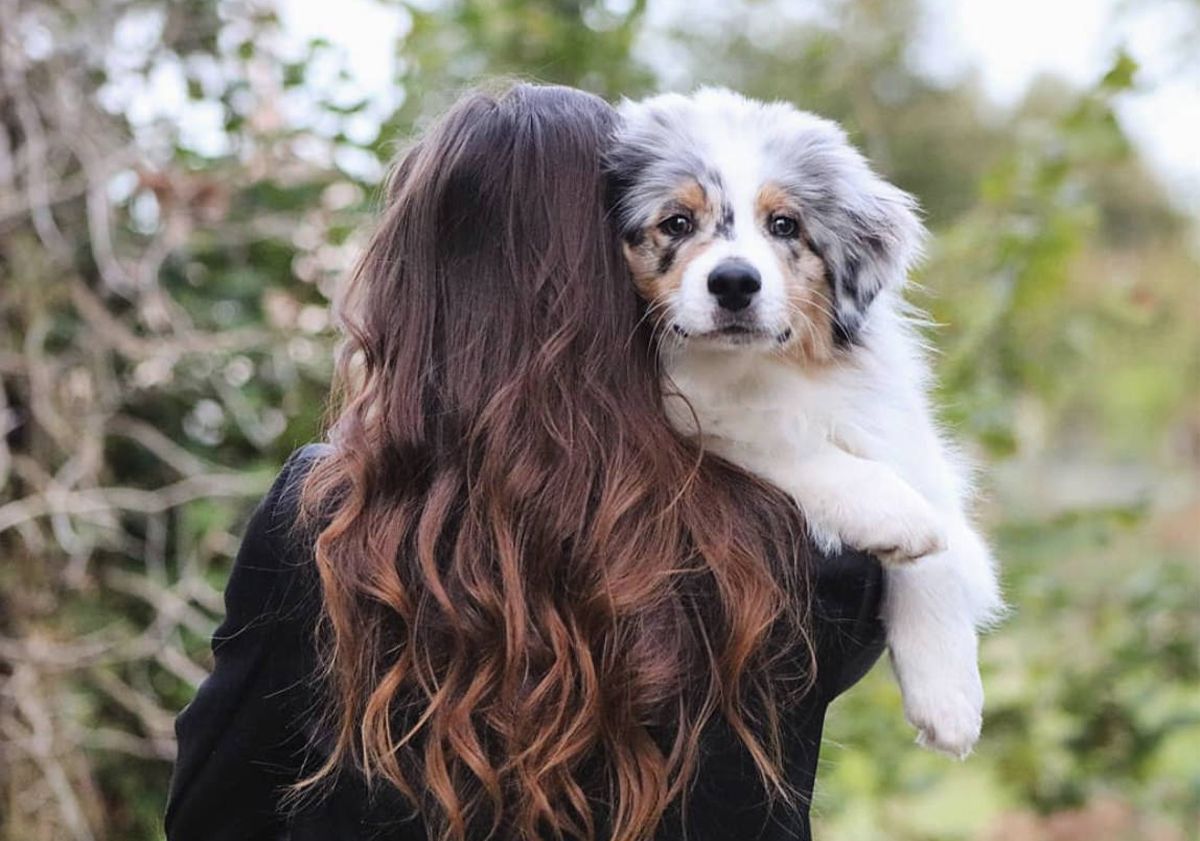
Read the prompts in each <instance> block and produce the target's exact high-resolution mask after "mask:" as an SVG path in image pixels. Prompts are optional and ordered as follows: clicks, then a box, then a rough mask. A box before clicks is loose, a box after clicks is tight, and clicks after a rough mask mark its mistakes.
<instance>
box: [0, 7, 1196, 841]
mask: <svg viewBox="0 0 1200 841" xmlns="http://www.w3.org/2000/svg"><path fill="white" fill-rule="evenodd" d="M1197 44H1200V3H1198V2H1196V0H1182V1H1181V2H1175V1H1174V0H1141V2H1133V0H1126V1H1125V2H1121V0H1054V1H1053V2H1036V0H1011V2H999V0H890V1H889V2H884V1H883V0H811V2H810V1H809V0H758V1H757V2H754V1H753V0H693V2H683V0H421V2H413V3H396V2H393V3H382V2H376V0H338V2H337V3H332V4H330V3H318V2H315V0H280V2H279V3H277V4H272V3H269V2H265V0H264V2H253V1H252V0H0V377H2V387H0V586H2V590H0V593H2V595H0V740H2V742H0V838H2V839H4V841H85V839H120V841H149V840H150V839H157V838H161V837H162V832H161V829H160V815H161V813H162V809H163V804H164V798H165V794H166V788H167V783H168V779H169V774H170V769H171V760H172V757H173V754H174V750H175V745H174V742H173V733H172V718H173V716H174V714H175V713H176V712H177V711H178V710H179V709H180V708H181V707H182V706H183V705H184V704H185V703H187V701H188V699H189V698H190V697H191V695H192V693H193V692H194V690H195V688H196V686H197V684H198V683H199V682H200V681H201V680H202V679H203V678H204V676H205V674H206V672H207V670H208V668H209V667H210V665H211V661H210V654H209V650H208V637H209V635H210V634H211V632H212V630H213V628H214V627H215V625H216V623H217V621H218V620H219V618H220V616H221V613H222V602H221V590H222V587H223V584H224V580H225V577H226V575H227V573H228V571H229V567H230V563H231V559H232V556H233V554H234V552H235V551H236V548H237V544H238V535H239V534H240V529H241V526H242V525H243V523H244V522H245V520H246V517H247V515H248V513H249V509H250V508H251V507H252V505H253V504H254V501H255V500H256V498H257V496H258V495H259V494H261V493H262V492H263V490H264V489H265V488H266V486H267V484H268V483H269V481H270V479H271V477H272V476H273V474H274V472H275V470H276V469H277V468H278V466H279V465H280V463H281V461H282V460H283V458H284V457H285V456H286V455H287V454H288V453H289V452H290V451H291V450H292V449H293V448H294V447H296V446H297V445H299V444H302V443H304V442H307V441H310V440H313V439H314V438H315V437H317V436H318V435H319V430H320V418H321V413H322V406H323V401H324V397H325V392H326V387H327V382H328V377H329V374H330V348H331V344H332V341H333V336H332V334H331V331H330V329H329V316H328V302H329V298H330V295H331V293H332V289H333V286H334V284H335V283H336V281H337V280H338V279H339V278H340V277H341V276H343V274H344V273H345V271H346V269H347V267H348V265H349V264H350V263H351V261H352V260H353V257H354V255H355V252H356V248H357V247H358V246H359V244H360V242H361V237H362V226H363V224H364V222H365V221H366V220H367V219H368V218H369V216H370V213H371V211H372V209H373V208H374V207H375V206H376V201H377V193H376V190H377V185H378V182H379V179H380V177H381V175H382V173H383V172H384V169H385V166H386V162H387V160H388V159H389V158H390V157H391V156H392V155H393V153H394V152H395V150H396V148H397V146H398V144H402V143H403V142H404V140H405V139H406V138H408V137H410V136H411V134H412V133H413V132H414V131H415V130H419V129H420V127H421V126H422V124H423V123H424V122H425V121H427V120H428V119H429V117H430V115H432V114H434V113H436V112H438V111H439V110H440V109H442V108H443V107H444V106H445V105H446V104H447V103H448V102H449V101H450V100H451V99H453V97H454V96H455V95H456V93H457V92H458V91H460V90H461V89H462V88H463V87H464V86H465V85H467V84H469V83H471V82H472V81H473V80H476V79H478V78H480V77H482V76H486V75H491V74H517V75H520V76H522V77H525V78H530V79H537V80H544V81H554V82H565V83H568V84H572V85H579V86H582V87H584V88H587V89H590V90H593V91H595V92H597V93H600V94H602V95H604V96H606V97H610V98H616V97H619V96H622V95H628V96H639V95H642V94H645V93H648V92H652V91H657V90H663V89H681V90H686V89H689V88H691V87H693V86H694V85H696V84H699V83H703V82H716V83H721V84H726V85H729V86H732V87H736V88H738V89H740V90H742V91H745V92H746V93H748V94H751V95H754V96H758V97H766V98H783V99H787V100H790V101H792V102H795V103H796V104H798V105H799V106H801V107H803V108H807V109H811V110H815V111H819V112H821V113H822V114H825V115H827V116H830V117H833V118H835V119H837V120H840V121H842V122H843V123H844V124H845V125H846V126H847V128H848V129H849V130H850V132H851V134H852V136H853V138H854V139H855V141H856V142H857V143H858V144H859V145H860V146H861V147H862V148H863V149H864V150H865V151H866V152H867V154H868V155H869V156H870V157H871V158H872V159H873V160H874V161H875V162H876V164H877V166H878V168H879V169H880V170H881V171H882V172H884V173H885V174H886V175H887V176H889V177H890V178H891V179H892V180H894V181H895V182H897V183H898V184H900V185H901V186H902V187H904V188H905V189H907V190H909V191H912V192H913V193H915V194H916V195H917V196H919V197H920V199H921V201H922V203H923V205H924V207H925V208H926V211H927V216H928V221H929V224H930V226H931V227H932V228H933V230H934V233H935V238H934V241H933V245H932V250H931V255H930V258H929V260H928V261H927V263H926V264H925V266H924V267H923V269H922V270H921V272H920V273H919V276H918V278H917V280H918V281H919V284H920V285H919V287H918V288H916V289H915V290H914V293H913V294H914V297H915V299H916V300H917V301H918V302H919V303H920V304H921V305H922V306H924V307H925V308H927V309H928V310H929V311H930V312H931V313H932V315H933V317H934V318H935V319H936V320H937V322H939V323H940V324H941V325H943V326H940V327H938V328H936V329H935V330H934V331H933V332H932V341H933V343H934V344H936V345H937V346H938V348H939V349H940V353H939V355H938V356H937V360H936V365H937V371H938V375H939V401H940V405H941V406H942V407H943V408H944V418H945V420H946V422H947V423H948V424H949V425H950V426H951V427H952V428H953V429H955V430H957V433H958V435H959V436H960V437H961V438H962V439H963V440H964V441H965V442H966V443H967V445H968V446H969V448H970V449H971V450H973V451H974V452H975V453H976V454H977V455H978V456H979V458H980V460H981V461H982V463H983V464H984V465H985V469H984V470H983V472H982V476H981V478H982V484H983V489H984V492H985V497H984V501H983V505H982V511H981V513H982V516H983V519H984V521H985V522H986V525H987V528H988V531H989V532H990V534H991V535H993V538H994V542H995V544H996V546H997V549H998V553H999V556H1000V558H1001V559H1002V561H1003V564H1004V570H1005V571H1004V579H1005V586H1006V589H1007V592H1008V595H1009V599H1010V601H1011V602H1012V604H1013V607H1014V612H1013V615H1012V617H1011V619H1010V620H1009V621H1008V622H1007V623H1006V624H1005V625H1004V626H1003V627H1002V628H1000V629H999V630H998V631H997V632H995V633H993V634H992V635H991V636H990V637H989V638H988V639H987V640H986V642H985V644H984V648H983V660H984V669H985V681H986V684H987V687H988V691H989V707H988V713H987V722H986V726H985V735H984V739H983V742H982V744H981V746H980V748H979V750H978V752H977V753H976V754H975V755H974V756H972V757H971V759H970V760H969V761H967V762H965V763H962V764H959V763H955V762H952V761H949V760H947V759H944V758H941V757H938V756H933V755H930V754H927V753H924V752H922V751H920V750H918V749H916V748H915V747H913V746H912V744H911V742H912V734H911V733H910V732H909V730H908V729H907V728H906V727H905V725H904V723H903V717H902V714H901V709H900V699H899V695H898V693H897V690H896V688H895V686H894V685H893V683H892V681H891V680H890V677H889V675H888V670H887V666H886V665H885V664H881V665H880V667H879V668H877V669H876V671H875V672H874V673H873V674H872V675H871V676H870V677H869V678H868V679H867V681H865V682H864V683H863V684H862V685H860V686H859V687H858V688H857V689H855V690H854V691H853V692H852V693H851V694H850V695H849V696H847V697H845V698H843V699H842V700H841V701H839V702H838V703H837V705H836V706H835V708H834V710H833V713H832V718H831V721H830V724H829V727H828V732H827V741H826V744H825V746H824V749H823V754H822V768H821V777H820V780H819V784H818V792H817V795H816V802H815V805H814V814H815V816H816V822H817V825H818V830H817V832H818V837H819V838H821V839H825V840H826V841H860V839H861V841H867V839H889V840H890V841H917V839H922V841H924V840H926V839H927V840H928V841H1001V839H1004V841H1009V839H1016V841H1084V839H1087V841H1126V839H1128V840H1129V841H1132V839H1138V841H1142V840H1143V839H1145V841H1184V839H1197V838H1200V50H1198V49H1197Z"/></svg>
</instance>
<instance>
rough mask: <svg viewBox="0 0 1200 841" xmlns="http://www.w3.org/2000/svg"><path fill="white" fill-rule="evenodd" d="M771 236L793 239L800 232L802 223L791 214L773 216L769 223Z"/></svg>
mask: <svg viewBox="0 0 1200 841" xmlns="http://www.w3.org/2000/svg"><path fill="white" fill-rule="evenodd" d="M768 227H769V228H770V230H771V236H774V237H779V238H780V239H793V238H795V237H796V236H797V235H799V233H800V223H799V222H797V221H796V220H795V219H793V218H792V217H790V216H772V217H771V221H770V223H769V225H768Z"/></svg>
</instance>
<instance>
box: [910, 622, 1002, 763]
mask: <svg viewBox="0 0 1200 841" xmlns="http://www.w3.org/2000/svg"><path fill="white" fill-rule="evenodd" d="M942 641H943V643H950V644H948V645H936V644H935V643H934V640H932V639H930V638H928V637H926V638H925V641H924V642H923V643H922V642H917V641H916V640H908V641H907V642H906V641H905V640H904V638H903V637H901V638H900V639H895V638H893V640H892V646H891V648H892V651H891V655H892V669H893V670H894V671H895V673H896V678H897V680H899V682H900V692H901V694H902V695H903V696H904V715H905V717H906V718H907V719H908V723H909V724H911V725H912V726H913V727H915V728H916V729H917V744H919V745H921V746H922V747H926V748H931V749H932V750H936V751H940V752H942V753H945V754H949V755H950V756H953V757H956V758H957V759H963V758H965V757H966V756H967V754H969V753H970V752H971V749H972V748H973V747H975V743H976V742H977V741H979V732H980V729H981V728H982V726H983V681H982V680H980V677H979V664H978V662H977V661H976V659H975V656H974V654H973V652H974V648H975V643H974V634H973V633H970V632H968V633H966V634H964V635H963V636H962V637H961V638H957V639H949V638H945V639H943V640H942Z"/></svg>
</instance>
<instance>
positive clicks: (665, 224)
mask: <svg viewBox="0 0 1200 841" xmlns="http://www.w3.org/2000/svg"><path fill="white" fill-rule="evenodd" d="M658 229H659V230H660V231H662V232H663V233H664V234H666V235H667V236H669V237H682V236H687V235H688V234H690V233H691V232H692V220H691V219H690V218H688V217H687V216H684V215H683V214H682V213H676V214H675V215H674V216H668V217H667V218H666V219H664V220H663V221H661V222H659V223H658Z"/></svg>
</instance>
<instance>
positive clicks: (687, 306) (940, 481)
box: [609, 89, 1002, 757]
mask: <svg viewBox="0 0 1200 841" xmlns="http://www.w3.org/2000/svg"><path fill="white" fill-rule="evenodd" d="M621 114H622V123H621V127H620V129H619V131H618V136H617V138H616V142H615V146H614V149H613V152H612V155H611V159H610V162H609V163H610V165H609V172H610V179H611V183H612V186H613V199H614V208H615V212H616V214H617V218H618V220H619V224H620V227H621V232H622V237H623V240H624V247H625V253H626V257H627V259H628V261H629V264H630V267H631V269H632V272H633V275H634V278H635V280H636V283H637V287H638V291H639V292H640V294H641V295H642V296H643V297H644V298H645V300H646V301H647V302H648V307H649V313H648V317H650V318H653V319H654V320H655V323H656V324H657V325H658V326H659V327H660V329H661V330H662V331H663V342H662V345H663V350H662V353H663V354H664V363H665V370H666V372H667V376H668V380H669V381H668V382H667V383H665V384H664V388H665V392H666V394H667V397H668V400H667V402H668V407H669V409H670V411H671V414H672V419H673V421H674V422H675V423H676V424H677V425H678V426H679V427H680V428H682V429H683V430H685V431H687V432H689V433H691V434H701V435H702V436H703V439H704V442H705V445H706V446H707V447H708V448H709V449H710V450H713V451H715V452H717V453H719V454H720V455H722V456H724V457H726V458H728V459H730V460H732V461H734V462H736V463H738V464H740V465H742V466H743V467H745V468H747V469H749V470H751V471H753V472H756V473H758V474H759V475H761V476H762V477H763V478H765V479H767V480H769V481H771V482H773V483H775V484H776V485H778V486H779V487H781V488H783V489H785V490H786V491H788V492H789V493H791V494H792V495H793V496H794V497H795V499H796V501H797V502H798V503H799V505H800V507H801V508H802V510H803V511H804V514H805V516H806V519H807V521H808V524H809V529H810V532H811V535H812V537H813V538H814V540H815V541H816V543H817V545H818V546H819V547H820V548H821V549H823V550H824V551H826V552H834V551H837V550H838V549H839V548H840V547H842V546H843V545H849V546H852V547H855V548H858V549H863V550H867V551H870V552H872V553H875V554H876V555H878V556H879V557H880V558H881V559H882V560H883V561H884V562H885V563H886V564H887V565H888V569H887V575H888V581H887V597H886V602H885V606H884V611H885V613H884V621H885V623H886V626H887V629H888V643H889V648H890V652H891V658H892V663H893V667H894V670H895V673H896V676H897V678H898V680H899V682H900V686H901V690H902V692H903V695H904V704H905V712H906V715H907V717H908V719H909V721H910V722H911V723H912V724H913V726H915V727H916V728H917V730H918V732H919V736H918V741H919V742H921V743H922V744H925V745H928V746H930V747H933V748H936V749H939V750H941V751H944V752H947V753H950V754H952V755H955V756H960V757H961V756H965V755H966V754H967V753H969V752H970V750H971V748H972V747H973V745H974V744H975V742H976V740H977V739H978V737H979V730H980V725H981V717H982V708H983V690H982V685H981V683H980V679H979V670H978V665H977V658H976V652H977V630H978V629H979V628H980V627H981V626H983V625H984V624H986V623H988V622H990V621H992V620H993V619H994V618H995V617H997V616H998V615H999V613H1000V611H1001V609H1002V601H1001V597H1000V593H999V588H998V585H997V581H996V575H995V571H994V565H993V561H992V557H991V554H990V552H989V550H988V547H987V544H986V543H985V541H984V540H983V539H982V538H981V536H980V535H979V534H978V532H977V531H976V530H975V529H974V528H973V526H972V525H971V522H970V519H969V517H968V513H967V500H968V498H969V496H970V488H969V479H968V471H967V468H966V467H965V465H964V462H963V459H962V458H961V457H960V456H959V455H958V453H957V452H956V451H955V450H954V449H953V448H952V447H951V446H950V445H949V444H948V443H947V441H946V440H945V438H944V437H943V435H942V433H941V431H940V430H939V429H938V427H937V425H936V423H935V421H934V419H933V417H932V413H931V411H930V407H929V401H928V398H927V395H926V391H927V388H928V381H929V369H928V365H927V363H926V361H925V359H924V356H923V353H922V349H921V341H920V337H919V336H918V334H917V331H916V329H915V327H914V325H913V323H912V320H911V319H910V318H909V317H908V315H907V313H908V310H907V309H906V307H905V304H904V302H903V299H902V297H901V290H902V287H903V285H904V283H905V280H906V275H907V273H908V270H909V268H910V266H911V265H912V263H913V261H914V260H915V259H916V258H917V257H918V255H919V253H920V249H921V244H922V240H923V239H924V236H925V230H924V228H923V227H922V225H921V223H920V221H919V219H918V217H917V214H916V203H915V202H914V200H913V199H912V197H911V196H909V195H908V194H906V193H904V192H902V191H901V190H899V189H897V188H896V187H894V186H892V185H891V184H889V183H887V182H886V181H884V180H883V179H881V178H880V177H879V176H878V175H876V174H875V173H874V172H873V171H872V170H871V168H870V167H869V165H868V164H867V162H866V161H865V160H864V159H863V157H862V156H861V155H860V154H859V153H858V152H857V151H855V149H854V148H853V147H851V146H850V144H849V143H848V141H847V139H846V135H845V133H844V132H843V131H842V130H841V129H840V128H839V127H838V126H837V125H835V124H834V123H832V122H829V121H827V120H824V119H821V118H820V117H817V116H814V115H812V114H808V113H804V112H801V111H798V110H796V109H794V108H792V107H791V106H790V105H786V104H780V103H774V104H762V103H758V102H754V101H751V100H748V99H746V98H744V97H742V96H740V95H737V94H734V93H732V92H729V91H726V90H721V89H704V90H701V91H699V92H698V93H696V94H694V95H692V96H681V95H676V94H668V95H663V96H658V97H654V98H651V99H648V100H644V101H641V102H626V103H624V104H623V106H622V108H621ZM697 423H698V428H697V426H696V424H697Z"/></svg>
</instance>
